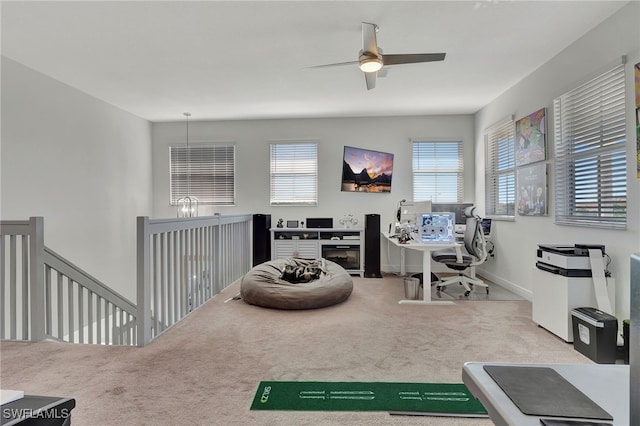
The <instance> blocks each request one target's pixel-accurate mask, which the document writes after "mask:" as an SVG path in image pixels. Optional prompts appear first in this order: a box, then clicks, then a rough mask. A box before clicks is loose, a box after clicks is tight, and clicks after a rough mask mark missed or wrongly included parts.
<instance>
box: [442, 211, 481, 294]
mask: <svg viewBox="0 0 640 426" xmlns="http://www.w3.org/2000/svg"><path fill="white" fill-rule="evenodd" d="M465 215H466V216H467V224H466V229H465V231H464V247H465V248H466V250H467V253H463V252H462V247H461V246H460V245H459V244H458V245H456V246H455V248H451V249H443V250H437V251H434V252H433V253H432V254H431V258H432V259H433V260H435V261H436V262H439V263H443V264H445V265H446V266H447V267H448V268H450V269H453V270H456V271H458V275H455V276H453V277H451V278H448V279H446V280H444V281H442V280H439V281H436V283H435V284H436V289H437V290H442V289H444V288H445V287H446V286H448V285H450V284H455V283H459V284H461V285H462V286H464V288H465V290H466V291H465V293H464V295H465V296H468V295H469V293H471V289H472V288H473V286H474V285H478V286H481V287H485V288H486V289H487V294H489V286H488V285H487V284H486V283H485V282H484V281H482V280H481V279H479V278H472V277H470V276H468V275H465V272H466V271H467V270H468V269H470V268H471V267H473V266H478V265H481V264H482V263H484V262H485V260H487V255H488V252H487V241H486V239H485V237H484V231H483V229H482V226H481V225H480V222H481V221H482V219H481V218H480V216H478V215H476V214H475V207H469V208H467V209H466V210H465Z"/></svg>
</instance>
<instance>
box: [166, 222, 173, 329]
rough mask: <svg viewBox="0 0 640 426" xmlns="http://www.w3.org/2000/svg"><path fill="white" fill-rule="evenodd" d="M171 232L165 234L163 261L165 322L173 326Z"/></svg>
mask: <svg viewBox="0 0 640 426" xmlns="http://www.w3.org/2000/svg"><path fill="white" fill-rule="evenodd" d="M173 235H174V233H173V232H168V233H167V257H166V258H165V261H166V263H167V322H168V323H169V324H171V325H173V324H174V321H175V317H174V312H173V308H174V306H173V291H174V289H175V282H174V281H173V262H172V259H173V256H172V255H173Z"/></svg>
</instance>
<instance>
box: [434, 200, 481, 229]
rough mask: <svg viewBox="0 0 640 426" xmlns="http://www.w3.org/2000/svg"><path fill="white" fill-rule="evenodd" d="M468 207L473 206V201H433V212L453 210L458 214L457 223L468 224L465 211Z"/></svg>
mask: <svg viewBox="0 0 640 426" xmlns="http://www.w3.org/2000/svg"><path fill="white" fill-rule="evenodd" d="M468 207H473V203H433V204H431V211H432V212H453V213H455V215H456V225H466V224H467V216H466V215H465V214H464V211H465V210H466V209H467V208H468Z"/></svg>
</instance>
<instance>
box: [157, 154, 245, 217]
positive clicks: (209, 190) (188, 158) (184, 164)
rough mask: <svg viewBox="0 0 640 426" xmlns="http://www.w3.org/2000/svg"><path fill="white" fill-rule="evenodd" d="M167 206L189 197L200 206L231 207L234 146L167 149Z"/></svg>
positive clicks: (233, 178)
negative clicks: (168, 199) (168, 177)
mask: <svg viewBox="0 0 640 426" xmlns="http://www.w3.org/2000/svg"><path fill="white" fill-rule="evenodd" d="M169 162H170V181H171V182H170V188H171V190H170V202H171V204H172V205H175V204H177V201H178V200H179V199H180V198H181V197H184V196H187V195H189V196H193V197H196V198H197V199H198V202H199V203H200V204H215V205H233V204H235V146H234V145H196V146H193V145H191V146H189V147H188V148H187V147H186V146H171V147H169Z"/></svg>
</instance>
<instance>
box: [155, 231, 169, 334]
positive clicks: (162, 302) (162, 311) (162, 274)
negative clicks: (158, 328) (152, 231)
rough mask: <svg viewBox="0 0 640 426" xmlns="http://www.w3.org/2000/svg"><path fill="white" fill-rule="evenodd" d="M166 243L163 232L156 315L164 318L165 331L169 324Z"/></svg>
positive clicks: (161, 235) (161, 236)
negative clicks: (158, 306)
mask: <svg viewBox="0 0 640 426" xmlns="http://www.w3.org/2000/svg"><path fill="white" fill-rule="evenodd" d="M165 243H166V233H165V232H163V233H161V234H160V259H159V265H158V267H159V269H160V294H159V297H158V299H159V301H160V310H159V311H158V313H157V314H156V315H158V316H159V317H160V318H162V323H163V325H164V326H163V329H164V327H165V326H166V324H167V309H166V302H167V294H166V291H167V281H166V279H167V275H166V273H165V267H166V263H165V259H166V255H167V252H166V247H165Z"/></svg>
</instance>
